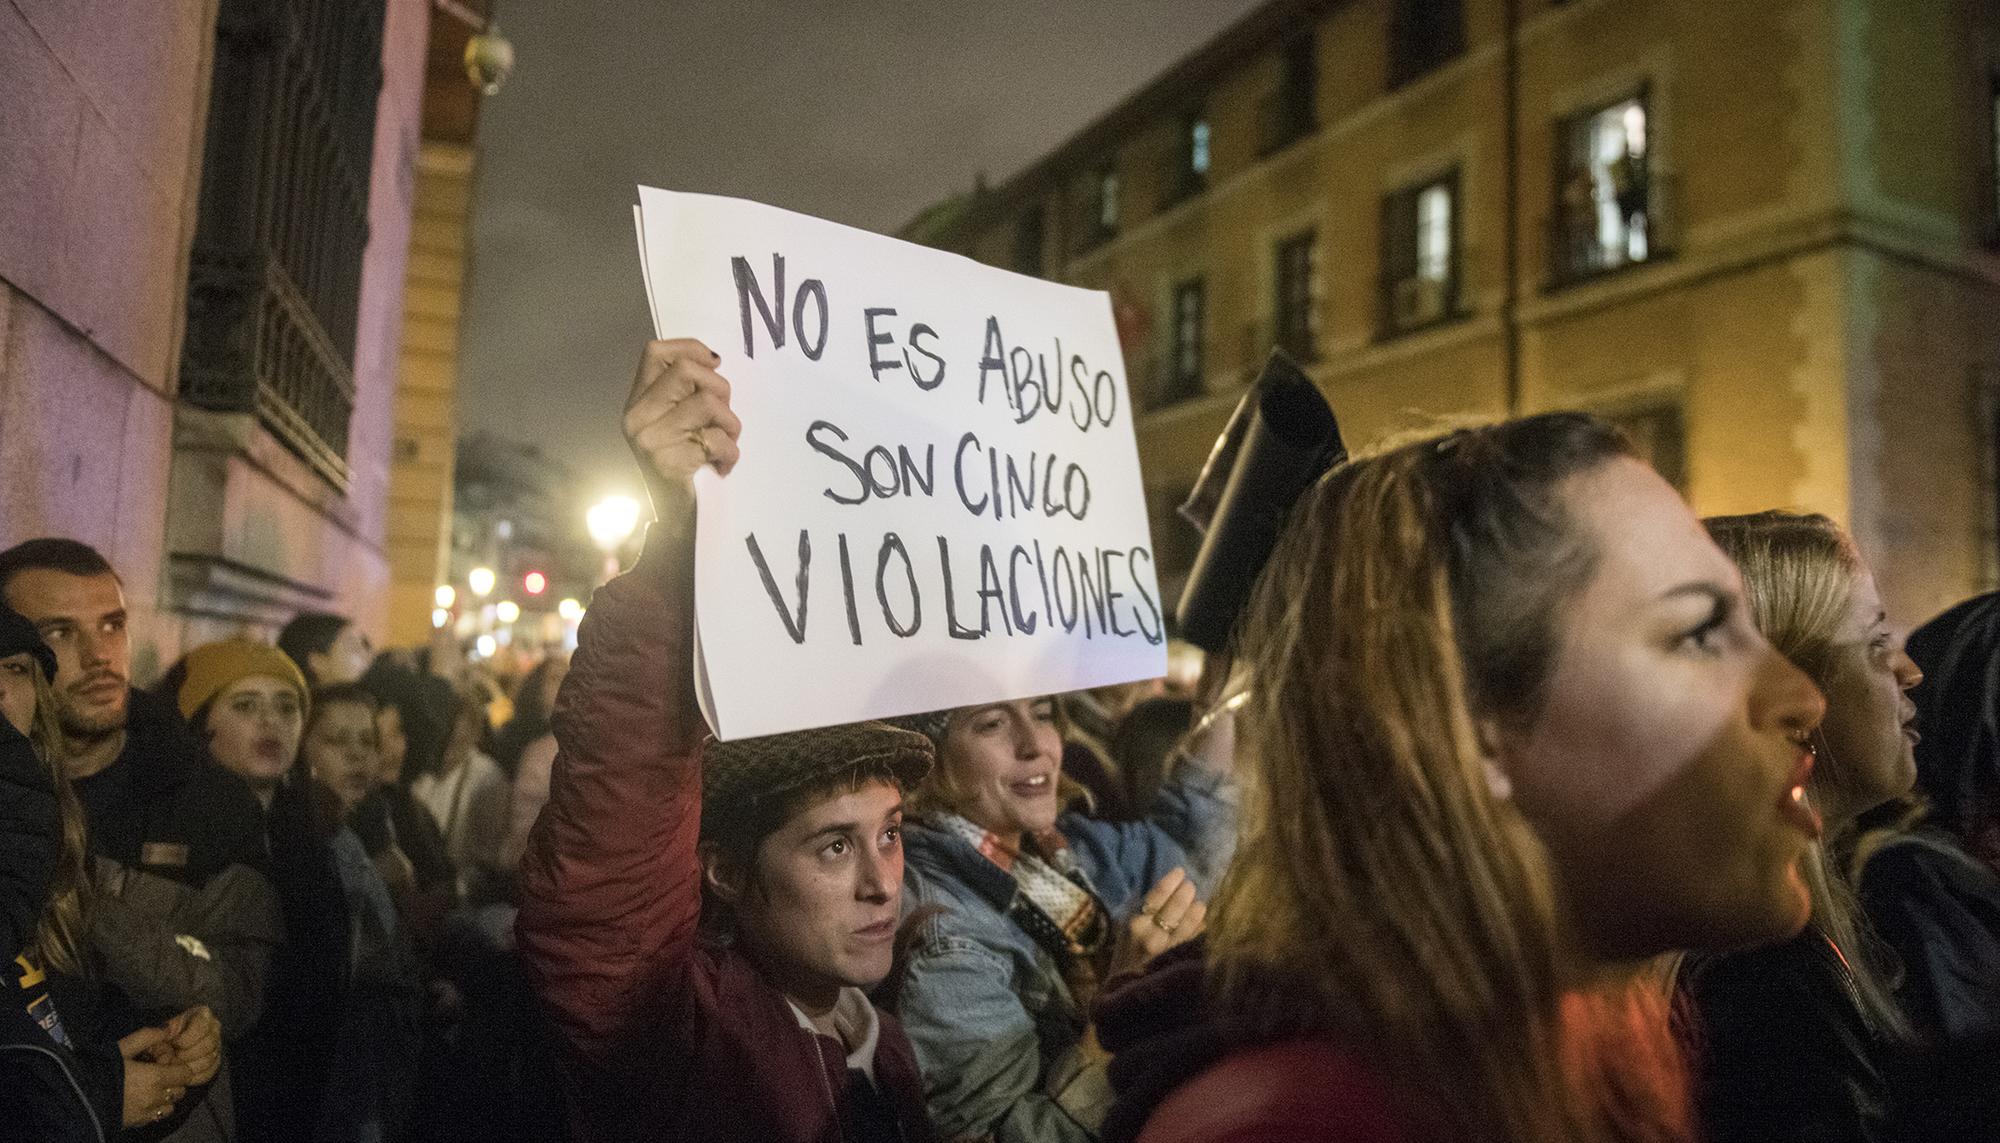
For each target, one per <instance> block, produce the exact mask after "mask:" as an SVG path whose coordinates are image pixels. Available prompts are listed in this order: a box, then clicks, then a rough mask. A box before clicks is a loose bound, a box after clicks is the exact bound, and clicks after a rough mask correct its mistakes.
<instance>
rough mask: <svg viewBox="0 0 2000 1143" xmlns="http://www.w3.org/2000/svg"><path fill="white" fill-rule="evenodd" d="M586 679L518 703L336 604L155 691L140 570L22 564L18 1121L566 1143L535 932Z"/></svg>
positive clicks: (7, 572)
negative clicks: (569, 696) (522, 882)
mask: <svg viewBox="0 0 2000 1143" xmlns="http://www.w3.org/2000/svg"><path fill="white" fill-rule="evenodd" d="M565 666H566V659H565V657H564V656H563V655H562V654H560V653H555V654H549V655H547V656H545V657H544V658H543V659H542V660H541V661H540V662H539V663H538V664H537V665H535V666H534V668H533V670H532V671H530V672H528V673H527V674H526V677H525V679H524V680H522V681H520V683H519V687H518V692H519V693H518V697H517V698H516V699H515V700H514V701H513V702H511V704H509V709H510V710H511V714H510V716H509V717H507V718H506V719H505V720H496V719H494V718H493V717H492V715H493V711H494V705H495V704H493V703H491V702H489V699H488V693H489V692H488V690H487V688H486V687H484V686H480V685H476V684H477V683H479V682H481V681H482V680H476V679H474V678H471V677H458V678H451V677H446V676H445V675H443V674H440V673H434V672H433V671H432V670H431V669H430V664H427V663H425V662H423V661H422V656H419V655H415V654H411V653H408V652H402V651H395V652H385V653H384V654H382V655H380V656H376V655H374V654H373V653H372V650H371V648H370V646H369V642H368V639H367V636H366V634H365V632H363V631H362V630H361V629H360V628H359V627H357V626H356V625H354V624H353V623H351V622H349V621H348V620H346V619H344V618H342V617H340V616H335V615H328V614H316V613H315V614H305V615H300V616H298V617H297V618H296V619H295V620H293V621H292V622H291V623H290V624H288V625H286V626H285V628H284V629H283V631H282V632H281V633H279V635H278V638H277V640H276V644H275V645H272V644H270V643H266V642H261V641H258V640H254V639H248V638H236V639H226V640H221V641H217V642H211V643H205V644H202V645H199V646H196V647H193V648H192V649H191V650H189V651H188V652H187V654H186V655H185V656H184V657H183V658H182V659H181V660H180V661H179V662H177V663H175V664H174V665H173V666H172V667H171V668H169V669H168V670H167V671H166V672H165V673H164V674H163V675H162V677H161V678H160V679H159V681H158V682H157V683H156V684H154V685H153V686H151V687H149V688H145V689H139V688H135V687H133V686H132V685H131V684H132V678H131V670H132V668H131V645H130V641H129V639H128V636H127V632H126V611H125V601H124V590H123V584H122V583H121V581H120V579H119V577H118V574H117V571H116V569H114V568H113V567H111V565H110V564H109V563H108V562H106V561H105V560H104V558H103V557H102V556H101V555H99V554H98V553H97V552H95V551H94V550H92V549H91V548H89V547H88V546H86V545H84V544H81V543H78V542H76V541H74V540H67V539H59V538H44V539H37V540H30V541H28V542H26V543H22V544H19V545H16V546H15V547H13V548H10V549H7V550H6V551H4V552H0V708H4V711H5V714H6V718H5V720H4V722H0V830H3V831H4V832H0V881H4V884H5V886H6V899H5V905H4V922H0V925H4V931H5V934H6V939H7V946H6V957H5V960H6V962H7V963H8V964H9V966H10V968H11V971H10V972H8V973H6V974H5V984H4V986H0V994H4V995H5V996H6V1000H5V1001H4V1002H0V1010H4V1011H5V1012H6V1013H7V1016H6V1023H5V1024H4V1026H0V1075H4V1082H0V1124H5V1125H6V1126H5V1127H4V1128H0V1137H5V1138H10V1139H11V1138H17V1137H18V1138H22V1139H36V1140H42V1139H48V1140H70V1139H84V1140H109V1139H113V1138H131V1139H147V1140H177V1141H178V1140H188V1141H195V1140H215V1141H229V1140H274V1141H275V1140H329V1141H332V1140H343V1141H346V1140H351V1141H373V1143H394V1141H399V1140H420V1139H421V1140H488V1139H500V1138H534V1139H544V1138H546V1139H558V1138H561V1137H562V1135H563V1132H564V1129H563V1121H564V1110H563V1104H562V1092H561V1086H560V1084H559V1082H558V1081H557V1079H556V1067H557V1064H556V1056H555V1051H554V1045H553V1040H552V1038H551V1036H550V1034H549V1032H548V1029H547V1027H546V1025H545V1023H544V1022H543V1020H542V1018H541V1016H540V1014H539V1012H538V1010H537V1008H536V1006H535V1004H534V1002H533V998H532V996H531V995H530V994H529V992H528V990H527V985H526V981H525V978H524V976H523V974H522V972H521V969H520V964H519V961H518V959H517V957H516V955H515V951H514V942H513V932H512V929H513V915H514V911H515V906H514V900H513V896H514V867H515V864H516V862H517V861H518V858H519V854H520V852H521V850H522V849H523V848H524V844H525V843H524V842H523V841H521V840H520V839H519V838H517V837H515V836H513V835H515V834H517V833H521V832H523V831H524V830H525V828H526V825H525V824H522V823H523V822H524V823H532V822H533V820H534V817H535V816H536V814H537V813H538V812H539V809H540V802H541V801H542V800H544V799H546V796H547V789H548V784H549V774H548V771H549V764H550V762H551V761H552V760H553V757H554V754H555V748H554V744H553V741H552V740H550V739H549V709H550V706H551V703H552V694H553V691H554V688H555V686H556V685H559V682H560V679H561V675H562V672H563V670H564V668H565ZM517 816H518V818H519V819H520V820H519V821H517ZM510 847H511V848H510ZM510 853H511V854H512V856H511V857H510V856H508V855H509V854H510ZM16 1131H19V1134H18V1135H17V1134H16V1133H15V1132H16Z"/></svg>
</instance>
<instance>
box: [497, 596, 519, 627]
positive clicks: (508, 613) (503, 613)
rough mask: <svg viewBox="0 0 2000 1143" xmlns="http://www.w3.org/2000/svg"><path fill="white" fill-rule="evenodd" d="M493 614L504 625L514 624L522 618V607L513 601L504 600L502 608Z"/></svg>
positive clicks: (501, 602)
mask: <svg viewBox="0 0 2000 1143" xmlns="http://www.w3.org/2000/svg"><path fill="white" fill-rule="evenodd" d="M493 614H495V615H497V616H499V617H500V622H502V623H512V622H514V621H515V620H517V619H519V618H521V605H520V604H518V603H515V602H514V601H513V600H511V599H503V600H501V601H500V606H498V607H496V608H494V609H493Z"/></svg>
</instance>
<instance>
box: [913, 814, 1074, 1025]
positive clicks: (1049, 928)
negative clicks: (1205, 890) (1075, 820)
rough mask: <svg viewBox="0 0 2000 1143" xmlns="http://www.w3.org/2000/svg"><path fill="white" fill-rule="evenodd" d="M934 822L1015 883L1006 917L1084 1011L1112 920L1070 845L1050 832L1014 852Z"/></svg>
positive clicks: (948, 821)
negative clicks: (1050, 960) (1050, 962)
mask: <svg viewBox="0 0 2000 1143" xmlns="http://www.w3.org/2000/svg"><path fill="white" fill-rule="evenodd" d="M936 820H937V824H938V825H940V826H942V827H943V828H944V829H946V830H948V831H950V832H951V833H953V834H956V835H957V836H959V837H961V838H963V839H964V840H965V841H966V843H967V844H969V845H971V846H972V848H974V849H976V850H978V851H979V853H980V856H982V857H984V858H986V860H988V861H990V862H992V863H993V864H994V865H995V866H998V867H999V868H1000V869H1001V870H1002V871H1004V872H1005V873H1007V874H1008V875H1009V876H1011V877H1012V878H1013V879H1014V886H1015V893H1014V899H1013V900H1012V901H1010V902H1008V904H1007V915H1008V917H1010V918H1012V919H1013V921H1014V923H1015V924H1017V925H1020V926H1021V928H1022V929H1023V930H1025V931H1026V932H1027V934H1028V935H1029V936H1031V937H1033V938H1034V939H1035V943H1036V944H1039V945H1041V946H1042V947H1043V948H1044V949H1046V950H1048V952H1049V954H1050V955H1052V956H1054V957H1055V959H1056V964H1057V966H1058V967H1059V968H1060V969H1061V970H1062V974H1063V980H1064V982H1065V983H1067V984H1068V985H1069V989H1070V993H1071V994H1072V995H1073V996H1074V997H1075V998H1076V1002H1077V1005H1078V1007H1079V1008H1081V1009H1088V1008H1089V1007H1090V1002H1091V1000H1092V998H1093V997H1095V996H1096V994H1097V984H1098V981H1099V978H1100V976H1101V969H1102V967H1103V966H1102V965H1101V964H1100V963H1099V961H1100V960H1101V957H1100V956H1099V954H1100V953H1104V952H1107V951H1109V949H1110V947H1111V941H1110V939H1109V938H1110V936H1111V918H1110V914H1109V913H1107V912H1106V911H1105V908H1104V903H1103V902H1101V901H1099V900H1098V899H1097V894H1096V893H1095V892H1094V891H1093V890H1092V889H1091V887H1090V880H1089V878H1087V877H1085V876H1084V873H1083V869H1082V867H1081V866H1079V865H1078V864H1077V863H1076V858H1075V857H1074V856H1072V855H1071V854H1070V851H1069V842H1068V841H1067V840H1066V839H1065V838H1064V837H1063V835H1062V834H1061V833H1058V832H1057V831H1055V830H1053V829H1052V830H1049V831H1048V832H1047V833H1043V834H1036V835H1033V836H1027V837H1023V838H1022V840H1021V847H1020V848H1019V849H1015V848H1013V847H1011V846H1009V845H1007V843H1005V842H1003V841H1001V840H1000V839H999V838H997V837H995V836H994V835H993V834H991V833H989V832H987V831H986V830H985V829H982V828H981V827H979V826H977V825H974V824H973V823H972V822H970V821H967V820H966V819H965V818H962V817H960V816H958V815H957V814H949V813H947V814H939V815H937V816H936Z"/></svg>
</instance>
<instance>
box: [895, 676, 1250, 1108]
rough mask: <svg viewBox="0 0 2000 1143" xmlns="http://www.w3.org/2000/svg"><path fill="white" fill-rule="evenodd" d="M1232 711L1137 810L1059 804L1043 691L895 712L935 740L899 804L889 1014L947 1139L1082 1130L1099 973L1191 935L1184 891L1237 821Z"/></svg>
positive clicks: (1052, 708) (1058, 752)
mask: <svg viewBox="0 0 2000 1143" xmlns="http://www.w3.org/2000/svg"><path fill="white" fill-rule="evenodd" d="M1230 717H1231V716H1230V715H1228V714H1227V713H1223V714H1221V715H1219V716H1218V717H1217V719H1216V720H1214V721H1213V722H1212V723H1211V724H1210V726H1209V727H1207V728H1205V729H1204V731H1203V733H1202V734H1201V736H1200V739H1199V741H1198V743H1197V746H1196V748H1195V749H1194V750H1193V751H1191V752H1188V753H1186V754H1184V755H1183V756H1182V757H1181V759H1180V762H1179V765H1177V766H1176V767H1175V769H1174V772H1173V775H1172V777H1171V778H1170V779H1169V781H1168V782H1167V783H1166V784H1165V785H1164V786H1163V787H1162V788H1161V789H1160V791H1159V793H1158V795H1157V796H1156V797H1155V799H1154V806H1155V809H1154V812H1153V815H1152V817H1151V818H1150V819H1149V820H1146V821H1140V822H1120V823H1110V822H1100V821H1093V820H1091V819H1089V818H1086V817H1084V816H1083V815H1082V814H1079V813H1075V812H1072V811H1068V810H1066V809H1065V808H1064V805H1063V803H1064V801H1065V799H1064V797H1063V794H1064V791H1063V789H1062V782H1063V777H1062V745H1063V744H1062V735H1061V733H1060V729H1059V726H1058V723H1057V714H1056V704H1055V700H1054V699H1052V698H1038V699H1023V700H1017V701H1014V702H1003V703H991V704H988V705H985V706H972V707H963V708H960V709H958V710H951V711H941V712H939V713H937V714H933V715H927V716H923V717H920V718H916V719H908V720H903V721H905V722H906V723H907V724H908V725H911V726H912V727H914V728H915V729H919V730H921V731H923V732H924V733H925V734H927V735H929V736H930V738H931V740H932V741H933V742H934V743H936V745H937V756H938V765H937V767H936V768H935V769H934V770H932V771H931V774H930V776H929V777H928V778H927V779H925V781H924V784H923V785H922V786H921V787H919V788H918V791H917V795H916V797H915V798H913V799H912V800H911V809H912V811H913V814H912V817H911V820H910V821H909V823H908V828H907V831H906V834H905V836H906V837H907V839H908V845H909V854H910V861H909V869H910V876H909V880H910V887H909V890H908V892H907V894H906V896H907V897H908V899H909V902H910V909H909V910H908V911H910V912H911V913H912V915H913V916H919V915H920V919H919V920H918V921H917V922H916V923H915V924H914V925H912V927H911V931H910V933H909V936H908V939H907V942H906V943H907V945H908V952H907V954H906V957H905V964H904V967H903V972H902V978H901V982H900V987H899V988H898V989H897V996H896V1010H897V1012H898V1013H899V1014H900V1015H901V1016H902V1017H903V1021H904V1023H905V1024H906V1025H907V1026H908V1028H909V1030H910V1039H911V1041H912V1042H913V1043H914V1044H915V1045H916V1048H917V1060H918V1062H919V1063H920V1064H921V1065H922V1066H923V1071H924V1090H925V1093H926V1095H927V1096H928V1098H929V1100H930V1107H931V1116H932V1118H933V1120H935V1121H936V1123H937V1125H938V1129H939V1130H940V1131H941V1132H942V1133H944V1134H945V1135H947V1136H958V1135H988V1136H990V1137H992V1138H993V1139H995V1140H997V1141H999V1143H1013V1141H1016V1140H1019V1141H1027V1140H1075V1141H1083V1140H1090V1139H1094V1138H1096V1137H1097V1129H1098V1127H1099V1125H1100V1124H1101V1123H1102V1122H1103V1119H1104V1113H1105V1111H1106V1110H1107V1109H1108V1107H1109V1105H1110V1098H1109V1097H1110V1087H1109V1085H1108V1083H1107V1081H1106V1079H1105V1076H1104V1069H1105V1065H1106V1063H1107V1062H1108V1057H1107V1056H1106V1055H1105V1054H1104V1053H1103V1052H1102V1051H1100V1050H1098V1048H1097V1046H1096V1042H1095V1037H1094V1036H1093V1035H1092V1034H1091V1032H1090V1028H1089V1019H1088V1017H1089V1013H1090V1005H1091V1002H1092V1000H1094V999H1095V998H1096V995H1097V991H1098V985H1099V983H1100V982H1101V981H1104V980H1107V979H1109V978H1110V977H1111V976H1113V975H1115V974H1116V973H1118V972H1119V971H1121V970H1124V969H1136V968H1138V967H1140V966H1141V965H1143V964H1144V963H1145V962H1146V961H1147V960H1149V959H1150V958H1151V957H1153V956H1155V955H1157V954H1159V953H1161V952H1164V951H1165V950H1166V949H1168V948H1171V947H1172V946H1174V945H1177V944H1180V943H1183V942H1185V941H1188V940H1191V939H1192V938H1194V937H1195V936H1196V935H1198V934H1199V933H1200V932H1201V927H1202V916H1203V913H1204V911H1205V910H1204V907H1203V905H1202V903H1201V901H1200V900H1199V895H1200V894H1201V893H1204V892H1206V891H1207V890H1208V889H1209V888H1211V887H1212V886H1213V885H1214V884H1215V881H1214V877H1215V876H1216V875H1219V874H1220V872H1221V870H1222V867H1223V866H1224V865H1226V864H1227V863H1228V852H1227V851H1228V848H1229V843H1230V840H1231V838H1232V835H1233V831H1234V827H1235V813H1234V807H1233V805H1232V802H1231V799H1232V797H1233V794H1234V790H1233V787H1232V786H1231V785H1230V784H1229V781H1228V778H1229V769H1230V755H1231V745H1232V740H1231V733H1230V728H1231V723H1230Z"/></svg>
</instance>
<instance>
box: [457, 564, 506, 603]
mask: <svg viewBox="0 0 2000 1143" xmlns="http://www.w3.org/2000/svg"><path fill="white" fill-rule="evenodd" d="M498 578H499V577H498V576H495V575H494V574H493V569H492V568H473V569H472V570H471V571H469V572H467V573H466V575H465V584H466V586H467V587H470V588H471V589H472V594H474V595H476V596H478V597H479V598H481V599H485V598H486V597H487V596H489V595H492V594H493V584H494V581H495V580H497V579H498Z"/></svg>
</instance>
